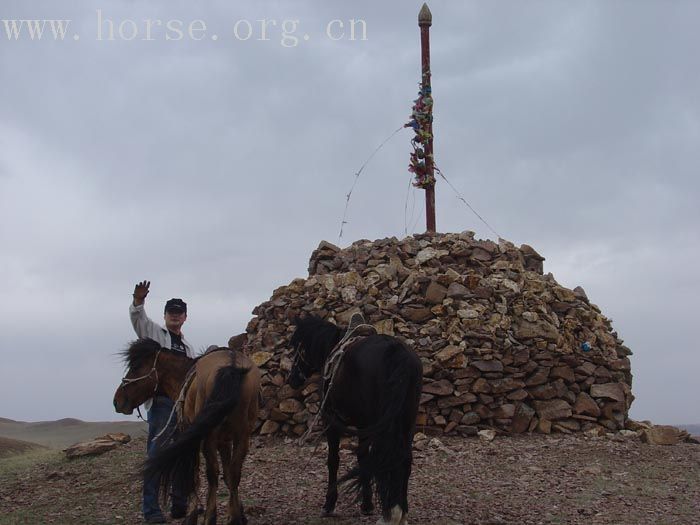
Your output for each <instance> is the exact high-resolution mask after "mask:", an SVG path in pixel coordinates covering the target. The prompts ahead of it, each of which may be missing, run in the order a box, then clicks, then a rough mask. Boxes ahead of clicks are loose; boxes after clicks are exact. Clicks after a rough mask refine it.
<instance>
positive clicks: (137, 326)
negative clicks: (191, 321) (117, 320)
mask: <svg viewBox="0 0 700 525" xmlns="http://www.w3.org/2000/svg"><path fill="white" fill-rule="evenodd" d="M129 317H130V318H131V324H132V326H133V327H134V332H136V335H137V336H138V337H139V338H141V339H153V340H154V341H155V342H156V343H158V344H159V345H160V346H162V347H163V348H170V349H172V341H171V339H170V332H169V331H168V329H167V328H163V327H162V326H160V325H159V324H157V323H154V322H153V321H151V319H150V318H149V317H148V316H147V315H146V309H145V307H144V305H143V304H140V305H138V306H134V303H131V304H130V305H129ZM182 344H184V345H185V349H186V350H187V356H188V357H194V348H193V347H192V345H191V344H190V343H189V342H188V341H187V340H186V339H185V336H182ZM152 403H153V400H152V399H149V400H147V401H146V402H145V403H144V404H143V406H144V407H145V408H146V410H148V409H150V408H151V404H152Z"/></svg>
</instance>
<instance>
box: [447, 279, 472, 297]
mask: <svg viewBox="0 0 700 525" xmlns="http://www.w3.org/2000/svg"><path fill="white" fill-rule="evenodd" d="M468 295H469V289H468V288H467V287H466V286H463V285H461V284H459V283H458V282H453V283H451V284H450V286H449V287H448V288H447V297H449V298H451V299H462V298H464V297H467V296H468Z"/></svg>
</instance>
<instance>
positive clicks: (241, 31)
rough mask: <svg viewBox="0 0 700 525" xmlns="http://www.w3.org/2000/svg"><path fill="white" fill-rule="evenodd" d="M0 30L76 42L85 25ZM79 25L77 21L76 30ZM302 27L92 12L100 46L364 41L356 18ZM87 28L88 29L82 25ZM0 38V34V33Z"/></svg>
mask: <svg viewBox="0 0 700 525" xmlns="http://www.w3.org/2000/svg"><path fill="white" fill-rule="evenodd" d="M0 22H1V23H2V25H1V26H0V31H2V33H4V35H5V38H6V39H7V40H9V41H20V40H22V41H41V40H52V41H64V40H68V41H70V40H74V41H78V40H81V39H82V38H84V37H85V36H86V35H85V30H86V26H85V25H80V26H79V27H80V28H81V31H80V32H73V31H72V27H71V26H72V22H73V21H72V20H68V19H40V20H37V19H2V20H0ZM77 26H78V24H77V23H76V27H77ZM311 26H312V24H308V27H306V26H305V25H304V23H303V20H301V19H299V18H281V19H276V18H260V19H245V18H241V19H234V20H231V21H230V22H229V23H226V21H217V22H216V27H214V26H213V25H211V24H207V22H206V21H205V20H202V19H191V20H182V19H175V18H171V19H160V18H141V19H133V18H120V17H116V16H109V15H106V14H104V13H103V12H102V10H101V9H97V10H96V11H95V24H94V34H93V35H92V38H93V39H94V40H97V41H99V42H138V41H142V42H153V41H161V42H179V41H187V40H191V41H193V42H200V41H213V42H232V43H238V42H240V43H247V44H250V43H260V44H266V43H267V44H277V45H280V46H282V47H298V46H300V45H302V44H304V43H310V42H313V41H318V40H330V41H333V42H362V41H366V40H368V36H367V23H366V21H365V20H363V19H361V18H351V19H339V18H336V19H332V20H328V21H325V22H318V21H316V22H315V23H314V24H313V27H311ZM87 29H88V30H89V26H88V27H87ZM0 38H1V35H0Z"/></svg>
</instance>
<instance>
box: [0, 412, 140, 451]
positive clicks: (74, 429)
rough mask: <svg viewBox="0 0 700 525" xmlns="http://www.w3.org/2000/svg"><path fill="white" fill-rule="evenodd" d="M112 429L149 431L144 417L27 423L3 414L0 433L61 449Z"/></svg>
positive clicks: (137, 434)
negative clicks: (141, 418)
mask: <svg viewBox="0 0 700 525" xmlns="http://www.w3.org/2000/svg"><path fill="white" fill-rule="evenodd" d="M109 432H124V433H126V434H129V435H130V436H131V437H134V438H136V437H140V436H144V435H146V433H147V432H148V426H147V424H146V423H144V422H143V421H81V420H80V419H74V418H65V419H59V420H57V421H37V422H34V423H28V422H24V421H14V420H12V419H7V418H0V437H5V438H9V439H12V440H19V441H26V442H30V443H33V444H38V445H43V446H45V447H49V448H57V449H62V448H65V447H68V446H69V445H72V444H74V443H78V442H80V441H86V440H89V439H92V438H95V437H98V436H102V435H104V434H107V433H109Z"/></svg>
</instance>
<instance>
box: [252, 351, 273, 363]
mask: <svg viewBox="0 0 700 525" xmlns="http://www.w3.org/2000/svg"><path fill="white" fill-rule="evenodd" d="M272 355H273V354H272V353H271V352H255V353H254V354H253V355H251V356H250V359H251V361H253V363H255V365H256V366H263V365H264V364H265V363H267V362H268V361H269V360H270V359H272Z"/></svg>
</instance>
